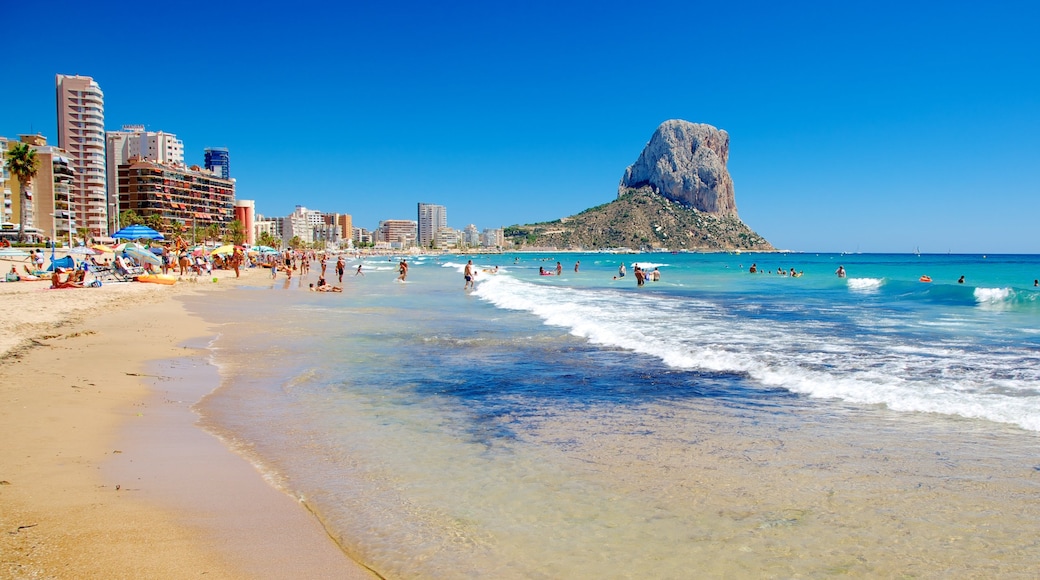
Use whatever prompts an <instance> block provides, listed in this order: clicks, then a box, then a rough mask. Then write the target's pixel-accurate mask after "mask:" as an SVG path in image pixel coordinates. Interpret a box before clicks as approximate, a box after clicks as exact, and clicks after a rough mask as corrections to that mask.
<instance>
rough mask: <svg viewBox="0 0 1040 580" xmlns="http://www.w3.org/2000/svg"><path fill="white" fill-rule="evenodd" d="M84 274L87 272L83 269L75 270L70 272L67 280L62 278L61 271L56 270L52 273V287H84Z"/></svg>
mask: <svg viewBox="0 0 1040 580" xmlns="http://www.w3.org/2000/svg"><path fill="white" fill-rule="evenodd" d="M84 276H86V272H84V271H83V270H73V271H71V272H69V275H68V277H66V278H65V280H62V279H61V272H60V271H59V270H55V271H54V273H53V274H51V288H82V287H83V278H84Z"/></svg>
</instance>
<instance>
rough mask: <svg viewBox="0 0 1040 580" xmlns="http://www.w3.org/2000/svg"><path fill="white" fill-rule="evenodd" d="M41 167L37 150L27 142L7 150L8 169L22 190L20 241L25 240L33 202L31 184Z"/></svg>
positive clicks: (19, 217)
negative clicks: (26, 224) (30, 207)
mask: <svg viewBox="0 0 1040 580" xmlns="http://www.w3.org/2000/svg"><path fill="white" fill-rule="evenodd" d="M39 169H40V159H39V158H38V157H36V150H35V149H33V148H32V147H30V146H29V145H28V144H27V143H18V144H17V145H15V146H14V147H13V148H12V149H11V150H10V151H8V152H7V170H8V171H10V172H11V174H12V175H14V176H15V177H16V178H17V179H18V189H19V190H20V193H19V194H20V197H19V199H20V200H21V204H20V206H21V210H20V212H19V214H20V215H19V216H18V221H20V222H21V223H20V224H19V225H18V241H19V242H23V241H25V220H26V217H27V216H28V208H29V204H30V203H32V189H31V188H30V184H31V183H32V180H33V178H35V177H36V173H37V172H38V171H39Z"/></svg>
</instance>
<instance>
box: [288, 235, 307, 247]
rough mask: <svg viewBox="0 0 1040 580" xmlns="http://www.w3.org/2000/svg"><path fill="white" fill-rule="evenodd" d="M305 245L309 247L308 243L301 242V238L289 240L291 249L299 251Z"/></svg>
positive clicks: (294, 237) (295, 237)
mask: <svg viewBox="0 0 1040 580" xmlns="http://www.w3.org/2000/svg"><path fill="white" fill-rule="evenodd" d="M305 245H307V243H306V242H304V241H303V240H301V239H300V236H293V237H292V239H291V240H289V247H290V248H292V249H294V250H299V249H300V248H302V247H303V246H305Z"/></svg>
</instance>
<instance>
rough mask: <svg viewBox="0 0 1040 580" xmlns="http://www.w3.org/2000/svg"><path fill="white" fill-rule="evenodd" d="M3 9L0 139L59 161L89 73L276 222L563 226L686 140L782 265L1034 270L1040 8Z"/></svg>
mask: <svg viewBox="0 0 1040 580" xmlns="http://www.w3.org/2000/svg"><path fill="white" fill-rule="evenodd" d="M9 4H10V5H8V6H5V7H4V8H0V20H2V21H5V22H6V23H8V24H9V25H8V26H6V27H5V31H6V35H5V40H6V42H5V46H6V48H7V49H6V50H5V52H4V58H3V59H2V60H0V87H2V88H0V95H2V96H0V135H3V136H6V137H17V136H18V135H19V134H23V133H42V134H43V135H44V136H46V137H47V138H48V140H49V142H50V143H51V144H56V143H57V130H56V104H55V85H54V83H55V75H56V74H70V75H72V74H78V75H85V76H91V77H93V78H94V79H95V80H96V81H97V82H98V84H99V85H100V86H101V89H102V91H103V92H104V94H105V125H106V129H109V130H117V129H119V128H121V127H122V126H123V125H124V124H143V125H145V127H146V128H147V129H148V130H150V131H160V130H161V131H166V132H168V133H174V134H176V135H177V137H178V138H179V139H181V140H182V141H183V142H184V148H185V161H186V162H187V163H188V164H189V165H190V164H193V163H194V164H199V165H201V164H202V159H203V149H204V148H206V147H227V148H228V149H229V151H230V159H231V175H232V177H234V178H235V179H236V180H237V183H236V192H237V193H236V195H237V197H238V198H240V199H253V200H255V201H256V209H257V212H258V213H261V214H264V215H287V214H289V213H290V212H292V211H293V209H294V207H295V206H296V205H303V206H305V207H307V208H308V209H317V210H321V211H326V212H338V213H349V214H351V215H352V216H353V220H354V225H355V226H361V227H365V228H367V229H374V228H375V227H376V226H377V225H378V223H379V221H380V220H384V219H413V220H414V219H416V204H417V203H418V202H425V203H435V204H440V205H444V206H446V207H447V214H448V222H449V225H451V226H452V227H455V228H458V229H461V228H463V227H465V226H466V225H468V224H475V225H476V226H477V227H478V228H480V229H484V228H494V227H503V226H508V225H514V224H523V223H533V222H539V221H548V220H554V219H558V218H561V217H566V216H569V215H573V214H575V213H578V212H580V211H582V210H584V209H586V208H589V207H592V206H595V205H599V204H602V203H606V202H609V201H611V200H613V199H615V198H616V196H617V186H618V182H619V181H620V179H621V176H622V175H623V173H624V171H625V168H626V167H627V166H629V165H631V164H632V163H634V162H635V161H636V159H637V158H638V157H639V154H640V152H641V151H642V149H643V147H644V146H645V145H646V143H647V141H648V140H649V139H650V137H651V135H652V134H653V132H654V130H655V129H656V128H657V126H658V125H659V124H660V123H662V122H664V121H666V120H668V119H685V120H687V121H691V122H696V123H707V124H710V125H713V126H715V127H718V128H720V129H723V130H725V131H727V132H728V133H729V136H730V156H729V165H728V166H729V171H730V175H731V176H732V178H733V182H734V186H735V191H736V202H737V209H738V212H739V215H740V217H741V219H742V220H743V221H744V222H745V223H746V224H747V225H748V226H750V227H751V228H752V229H753V230H755V231H756V232H758V233H759V234H761V235H763V236H764V237H765V238H766V239H767V240H769V241H770V242H771V243H772V244H773V245H774V246H776V247H777V248H781V249H788V250H794V251H806V252H840V251H847V252H856V251H858V252H912V251H914V250H919V251H920V252H922V253H947V252H953V253H1040V235H1038V233H1040V232H1038V228H1037V221H1038V218H1040V35H1038V34H1037V30H1040V3H1036V2H1000V1H997V2H960V1H956V0H953V1H945V2H910V1H905V0H904V1H900V2H890V1H888V0H879V1H873V2H869V3H865V2H831V1H826V2H811V1H805V2H799V1H793V2H740V1H735V2H712V3H707V2H696V1H691V0H686V1H676V2H670V1H665V2H656V1H653V0H650V1H647V2H641V3H635V2H614V1H612V0H604V1H598V2H566V1H563V0H554V1H543V0H527V1H525V2H488V1H486V0H485V1H482V2H471V1H469V0H466V1H460V2H443V3H433V2H411V1H404V2H335V3H332V2H309V3H300V4H298V5H294V4H289V5H287V4H285V3H278V4H274V3H266V2H239V1H237V0H231V1H225V2H213V1H210V2H186V3H162V4H157V3H138V4H134V5H132V6H129V5H125V4H118V3H116V4H110V3H87V2H76V3H69V2H65V1H64V0H58V1H53V2H46V3H44V2H16V3H9ZM56 15H60V19H59V18H56ZM59 29H60V30H59Z"/></svg>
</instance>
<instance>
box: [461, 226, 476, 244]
mask: <svg viewBox="0 0 1040 580" xmlns="http://www.w3.org/2000/svg"><path fill="white" fill-rule="evenodd" d="M462 243H463V244H464V245H465V246H466V247H467V248H476V247H478V246H480V230H478V229H477V226H475V225H473V224H469V225H468V226H466V227H465V228H463V229H462Z"/></svg>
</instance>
